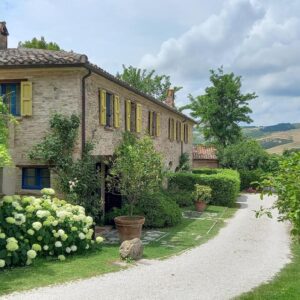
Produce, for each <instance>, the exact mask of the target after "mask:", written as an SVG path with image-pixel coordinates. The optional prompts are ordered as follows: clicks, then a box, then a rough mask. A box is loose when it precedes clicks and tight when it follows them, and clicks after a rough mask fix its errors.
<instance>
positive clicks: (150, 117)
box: [149, 111, 153, 136]
mask: <svg viewBox="0 0 300 300" xmlns="http://www.w3.org/2000/svg"><path fill="white" fill-rule="evenodd" d="M149 135H151V136H152V135H153V111H149Z"/></svg>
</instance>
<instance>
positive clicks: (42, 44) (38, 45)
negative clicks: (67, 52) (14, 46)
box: [18, 36, 61, 50]
mask: <svg viewBox="0 0 300 300" xmlns="http://www.w3.org/2000/svg"><path fill="white" fill-rule="evenodd" d="M18 47H19V48H35V49H46V50H61V49H60V47H59V46H58V45H57V44H56V43H54V42H46V40H45V38H44V37H43V36H42V37H41V39H37V38H36V37H34V38H33V39H32V40H31V41H25V42H19V44H18Z"/></svg>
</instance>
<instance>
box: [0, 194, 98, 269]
mask: <svg viewBox="0 0 300 300" xmlns="http://www.w3.org/2000/svg"><path fill="white" fill-rule="evenodd" d="M42 194H43V196H42V197H40V198H36V197H31V196H30V197H29V196H24V197H20V196H17V195H15V196H4V197H3V198H2V200H0V268H3V267H11V266H19V265H20V266H22V265H29V264H31V263H32V261H33V260H34V259H35V258H36V257H39V256H53V257H56V258H57V259H59V260H64V259H65V256H67V255H70V254H73V253H78V252H83V251H85V250H86V249H89V248H90V247H92V246H93V245H94V241H93V240H92V236H93V229H92V228H91V227H92V225H93V219H92V218H91V217H89V216H86V215H85V210H84V208H83V207H81V206H78V205H71V204H69V203H67V202H66V201H64V200H59V199H57V198H55V197H54V194H55V192H54V190H52V189H43V190H42Z"/></svg>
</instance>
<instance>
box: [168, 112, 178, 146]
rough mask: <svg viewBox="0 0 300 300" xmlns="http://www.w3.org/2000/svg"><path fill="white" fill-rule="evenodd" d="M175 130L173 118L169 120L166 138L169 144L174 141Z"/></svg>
mask: <svg viewBox="0 0 300 300" xmlns="http://www.w3.org/2000/svg"><path fill="white" fill-rule="evenodd" d="M175 130H176V126H175V121H174V119H173V118H169V127H168V137H169V140H170V141H171V142H172V141H174V139H175Z"/></svg>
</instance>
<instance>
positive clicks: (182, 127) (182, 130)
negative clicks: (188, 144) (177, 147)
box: [180, 123, 184, 142]
mask: <svg viewBox="0 0 300 300" xmlns="http://www.w3.org/2000/svg"><path fill="white" fill-rule="evenodd" d="M180 128H181V141H182V142H183V141H184V124H183V123H180Z"/></svg>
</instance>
